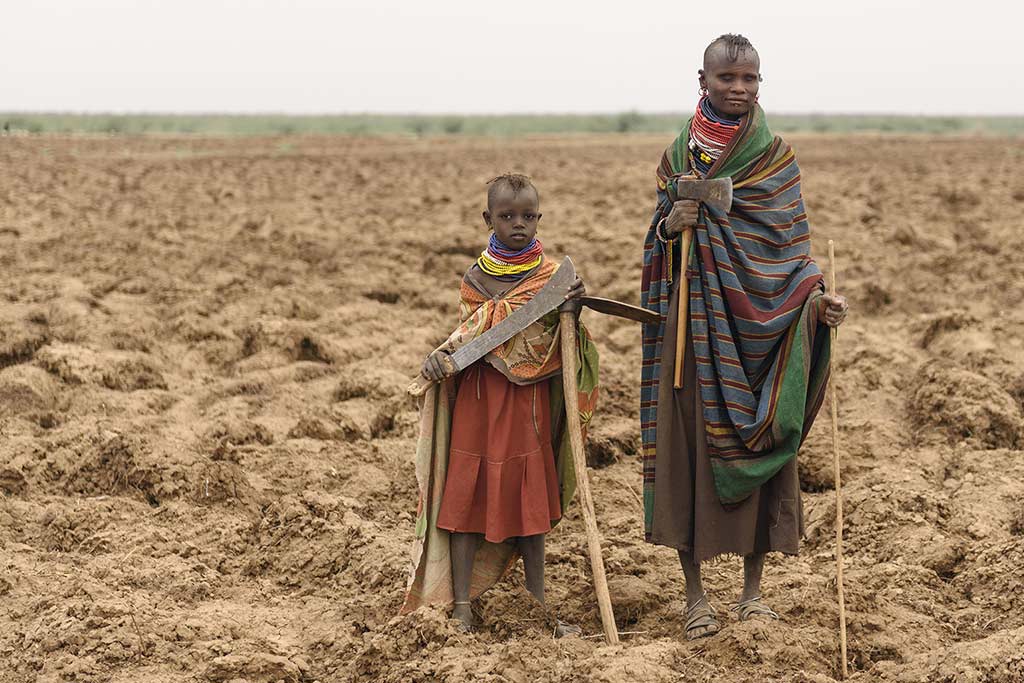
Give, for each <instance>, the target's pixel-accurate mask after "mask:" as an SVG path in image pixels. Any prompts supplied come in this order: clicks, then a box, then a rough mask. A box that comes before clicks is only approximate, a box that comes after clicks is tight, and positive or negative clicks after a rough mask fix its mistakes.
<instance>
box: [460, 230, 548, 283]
mask: <svg viewBox="0 0 1024 683" xmlns="http://www.w3.org/2000/svg"><path fill="white" fill-rule="evenodd" d="M543 253H544V245H542V244H541V243H540V240H538V239H534V240H533V241H532V242H530V243H529V244H528V245H527V246H525V247H524V248H522V249H520V250H519V251H513V250H512V249H509V248H508V247H507V246H505V245H504V244H502V243H501V242H500V241H498V237H497V236H496V235H494V234H492V235H491V239H490V242H488V243H487V248H486V249H484V250H483V251H482V252H481V253H480V258H478V259H477V260H476V264H477V265H478V266H479V267H480V270H482V271H484V272H485V273H487V274H488V275H490V276H491V277H493V278H495V279H497V280H502V281H503V282H515V281H516V280H521V279H523V277H525V276H526V274H527V273H528V272H530V271H531V270H533V269H534V268H536V267H537V266H539V265H540V261H541V254H543Z"/></svg>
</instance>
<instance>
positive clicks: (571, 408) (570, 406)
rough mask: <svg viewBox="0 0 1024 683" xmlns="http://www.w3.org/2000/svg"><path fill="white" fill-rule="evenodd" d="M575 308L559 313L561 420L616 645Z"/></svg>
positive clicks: (604, 613)
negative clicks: (586, 430) (586, 443)
mask: <svg viewBox="0 0 1024 683" xmlns="http://www.w3.org/2000/svg"><path fill="white" fill-rule="evenodd" d="M576 309H577V305H576V304H575V303H574V302H572V301H569V302H566V304H564V305H563V306H561V307H560V308H559V309H558V310H559V322H560V323H561V324H560V325H559V335H560V336H561V341H562V389H563V391H562V393H563V394H565V418H566V425H567V427H568V429H569V439H570V441H571V443H572V462H573V465H574V466H575V468H576V488H577V489H579V492H580V506H581V507H582V508H583V522H584V525H585V527H586V530H587V548H588V550H589V552H590V569H591V572H592V573H593V575H594V592H595V593H597V607H598V609H599V610H600V612H601V625H602V626H603V627H604V637H605V640H606V641H608V644H610V645H614V644H616V643H618V642H619V632H618V629H616V628H615V614H614V612H612V598H611V595H610V594H609V592H608V579H607V578H606V577H605V573H604V558H603V557H602V556H601V533H600V532H599V531H598V530H597V515H596V514H595V513H594V498H593V496H592V495H591V493H590V477H588V476H587V456H586V454H585V453H584V451H583V428H582V426H581V425H580V406H579V396H578V395H577V393H576Z"/></svg>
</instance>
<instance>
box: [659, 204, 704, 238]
mask: <svg viewBox="0 0 1024 683" xmlns="http://www.w3.org/2000/svg"><path fill="white" fill-rule="evenodd" d="M697 204H698V202H697V200H695V199H680V200H677V201H675V202H673V203H672V210H671V211H669V212H668V218H667V219H666V220H665V234H666V235H667V236H668V237H675V236H676V235H678V234H679V233H681V232H682V231H683V230H686V229H687V228H693V227H695V226H696V225H697Z"/></svg>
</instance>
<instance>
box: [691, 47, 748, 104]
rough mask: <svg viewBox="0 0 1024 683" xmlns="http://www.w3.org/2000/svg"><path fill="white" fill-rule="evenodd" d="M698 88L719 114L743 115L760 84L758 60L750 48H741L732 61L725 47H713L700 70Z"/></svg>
mask: <svg viewBox="0 0 1024 683" xmlns="http://www.w3.org/2000/svg"><path fill="white" fill-rule="evenodd" d="M700 84H701V87H704V88H707V89H708V100H709V101H710V102H711V106H712V107H714V108H715V110H716V111H718V112H719V113H720V114H725V115H727V116H743V115H744V114H746V113H747V112H748V111H750V109H751V107H753V106H754V102H755V101H757V91H758V89H759V88H760V86H761V60H760V58H758V56H757V53H756V52H754V51H753V50H742V51H741V52H740V54H739V56H738V58H737V59H736V61H735V62H731V61H729V56H728V54H727V53H726V50H724V49H719V50H714V51H712V52H711V54H709V55H708V59H707V61H706V62H705V63H704V68H703V69H701V70H700Z"/></svg>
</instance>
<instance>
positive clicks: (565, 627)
mask: <svg viewBox="0 0 1024 683" xmlns="http://www.w3.org/2000/svg"><path fill="white" fill-rule="evenodd" d="M580 635H583V629H581V628H580V627H579V626H577V625H576V624H567V623H565V622H564V621H562V620H561V619H556V620H555V638H564V637H566V636H580Z"/></svg>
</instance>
